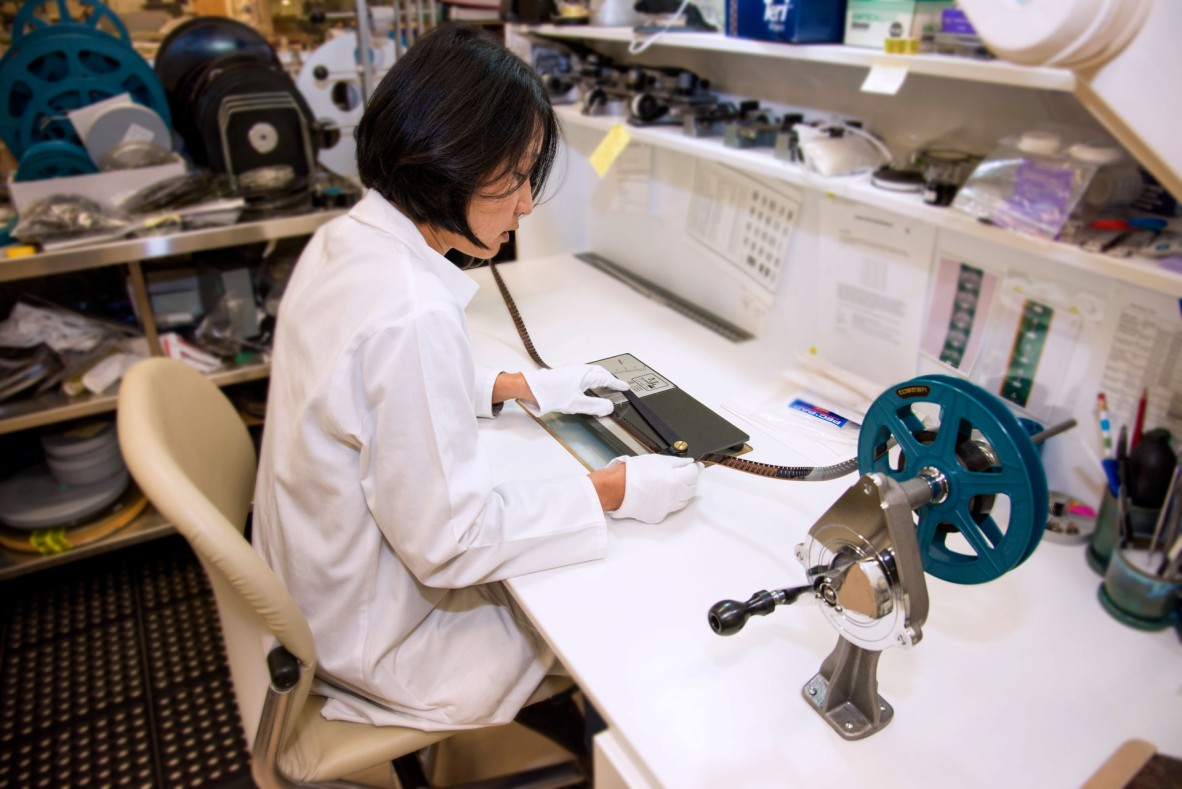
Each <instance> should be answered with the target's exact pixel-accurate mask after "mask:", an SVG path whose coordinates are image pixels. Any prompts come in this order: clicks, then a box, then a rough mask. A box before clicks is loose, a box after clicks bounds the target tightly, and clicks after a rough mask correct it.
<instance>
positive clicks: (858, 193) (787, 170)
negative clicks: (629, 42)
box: [557, 105, 1182, 298]
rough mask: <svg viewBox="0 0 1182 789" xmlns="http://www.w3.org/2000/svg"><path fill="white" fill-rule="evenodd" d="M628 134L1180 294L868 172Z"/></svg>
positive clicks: (1158, 278)
mask: <svg viewBox="0 0 1182 789" xmlns="http://www.w3.org/2000/svg"><path fill="white" fill-rule="evenodd" d="M557 109H558V115H559V117H561V118H562V122H563V123H565V124H568V125H571V126H581V127H584V128H589V129H594V130H600V131H603V132H604V133H606V132H607V131H608V130H609V129H610V128H611V127H612V125H613V124H615V123H623V121H622V120H621V119H617V118H609V117H593V116H586V115H583V114H582V113H581V112H580V111H579V110H578V108H576V107H574V106H569V105H568V106H563V107H559V108H557ZM628 132H629V133H630V134H631V135H632V138H633V139H634V140H636V141H638V142H643V143H648V144H650V145H654V146H658V147H661V148H664V149H667V150H671V151H677V152H679V153H684V154H688V155H690V156H697V157H701V158H703V159H709V160H711V161H715V162H719V163H721V164H725V165H728V166H730V167H734V168H737V169H740V170H745V171H748V172H750V173H753V174H755V175H758V176H760V177H762V178H772V179H777V180H781V181H784V182H786V183H790V184H793V185H795V186H800V187H803V188H806V189H815V190H818V191H821V192H825V193H827V194H829V195H832V196H834V197H844V198H848V199H850V200H854V201H857V202H860V203H868V204H872V205H875V206H878V207H880V208H885V209H887V210H889V211H894V212H896V213H898V214H902V215H904V216H908V217H912V218H915V219H919V220H922V221H924V222H928V223H930V224H937V225H939V226H940V227H943V228H947V229H949V230H953V231H955V232H959V233H964V234H966V235H969V236H973V237H976V238H980V239H982V240H985V241H989V242H991V243H995V244H1000V245H1002V246H1006V247H1010V248H1013V249H1016V250H1018V251H1021V252H1025V253H1028V254H1032V255H1037V256H1038V257H1040V258H1042V259H1043V260H1046V261H1052V262H1055V263H1060V264H1063V265H1066V266H1072V267H1074V268H1078V269H1081V270H1083V271H1088V272H1091V273H1094V274H1099V275H1101V276H1104V277H1109V278H1111V279H1114V280H1118V281H1121V282H1126V283H1129V284H1131V285H1136V286H1138V287H1142V288H1146V289H1148V290H1153V291H1157V292H1159V293H1166V294H1169V295H1171V296H1177V297H1179V298H1182V275H1179V274H1176V273H1174V272H1171V271H1167V270H1165V269H1163V268H1160V267H1159V266H1158V265H1157V263H1156V261H1154V260H1151V259H1148V258H1137V257H1134V258H1123V259H1122V258H1115V257H1111V256H1108V255H1099V254H1093V253H1090V252H1085V251H1083V250H1082V249H1080V248H1079V247H1077V246H1073V245H1070V244H1065V243H1060V242H1057V241H1047V240H1044V239H1040V238H1034V237H1032V236H1026V235H1022V234H1020V233H1014V232H1011V231H1008V230H1005V229H1002V228H998V227H993V226H990V225H987V224H983V223H981V222H979V221H977V220H975V219H973V218H972V217H970V216H967V215H965V214H962V213H960V212H958V211H954V210H952V209H950V208H939V207H936V206H932V205H928V204H927V203H925V202H924V201H923V199H922V198H921V197H920V196H919V195H917V194H904V193H897V192H890V191H887V190H884V189H879V188H877V187H875V186H873V185H872V184H871V183H870V177H869V176H868V175H854V176H841V177H836V178H824V177H821V176H818V175H816V174H814V173H812V172H810V171H808V170H806V169H804V168H803V167H801V166H800V165H796V164H790V163H788V162H783V161H781V160H779V159H777V158H776V157H775V156H774V155H773V154H772V151H771V149H768V148H752V149H737V148H728V147H727V146H725V145H724V144H723V143H722V140H721V139H719V138H698V137H689V136H687V135H685V134H684V133H682V130H681V127H679V126H642V127H637V126H628Z"/></svg>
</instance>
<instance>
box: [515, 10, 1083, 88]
mask: <svg viewBox="0 0 1182 789" xmlns="http://www.w3.org/2000/svg"><path fill="white" fill-rule="evenodd" d="M518 30H519V31H520V32H523V33H531V34H534V35H539V36H546V37H547V38H555V39H566V40H575V41H604V42H613V43H624V44H627V43H629V42H631V41H640V40H642V39H643V38H644V36H642V35H638V34H636V33H633V32H632V29H631V28H629V27H596V26H592V25H569V26H563V25H535V26H526V27H519V28H518ZM653 47H654V48H680V49H697V50H704V51H707V52H718V53H729V54H735V55H753V56H756V57H762V58H774V59H779V60H795V61H804V62H812V63H828V64H832V65H838V66H851V67H854V68H866V69H869V68H872V67H874V66H891V67H894V68H905V69H907V70H908V72H910V73H912V74H922V75H925V76H930V77H940V78H943V79H958V80H965V81H968V82H983V83H991V84H995V85H1011V86H1015V87H1022V88H1034V89H1037V90H1062V91H1072V90H1074V89H1075V75H1074V74H1073V73H1072V72H1071V71H1067V70H1065V69H1056V68H1035V67H1030V66H1017V65H1013V64H1011V63H1004V62H1002V61H999V60H975V59H973V58H961V57H954V56H951V55H935V54H921V55H888V54H886V53H885V52H879V51H876V50H873V49H863V48H860V47H847V46H845V45H843V44H785V43H778V42H773V41H752V40H749V39H743V38H734V37H732V36H727V35H724V34H722V33H665V34H664V35H662V36H660V37H659V38H657V39H656V41H654V42H653Z"/></svg>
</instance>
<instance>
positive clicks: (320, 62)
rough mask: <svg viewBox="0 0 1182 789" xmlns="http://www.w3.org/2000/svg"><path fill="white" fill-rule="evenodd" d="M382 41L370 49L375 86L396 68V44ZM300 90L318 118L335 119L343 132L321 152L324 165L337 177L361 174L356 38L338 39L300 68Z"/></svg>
mask: <svg viewBox="0 0 1182 789" xmlns="http://www.w3.org/2000/svg"><path fill="white" fill-rule="evenodd" d="M381 42H382V44H381V46H375V47H373V48H372V49H371V50H370V52H371V58H372V62H373V70H374V80H375V84H376V83H377V82H380V81H381V79H382V77H383V76H385V74H386V72H387V71H389V70H390V67H391V66H392V65H394V42H392V41H391V40H390V39H388V38H382V39H381ZM296 88H298V89H299V91H300V93H302V94H303V96H304V99H305V100H306V101H307V102H308V107H309V108H311V110H312V115H313V116H314V117H316V119H318V120H322V119H327V120H331V121H332V122H333V123H335V124H336V126H337V128H338V129H340V131H341V139H340V141H338V142H337V144H336V145H334V146H333V147H331V148H325V149H324V150H322V151H320V155H319V156H318V157H317V158H318V159H319V161H320V163H321V164H323V165H324V166H325V167H327V168H328V169H329V170H331V171H332V172H334V173H336V174H337V175H345V176H355V175H357V144H356V142H354V140H353V127H354V126H356V125H357V124H358V123H359V122H360V121H361V115H362V113H363V112H364V110H365V107H364V106H363V105H362V102H361V76H360V73H359V70H358V60H357V38H356V36H353V35H342V36H338V37H337V38H333V39H330V40H328V41H326V42H325V43H324V44H322V45H320V46H319V47H317V48H316V49H315V50H313V52H312V54H311V55H309V56H308V59H307V60H305V61H304V65H303V66H301V67H300V73H299V75H298V76H297V77H296Z"/></svg>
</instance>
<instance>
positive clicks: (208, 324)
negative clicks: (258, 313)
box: [193, 291, 254, 358]
mask: <svg viewBox="0 0 1182 789" xmlns="http://www.w3.org/2000/svg"><path fill="white" fill-rule="evenodd" d="M253 309H254V305H253V304H247V303H246V301H245V300H244V299H243V298H242V297H241V296H239V295H238V294H237V293H233V292H230V291H227V292H226V293H224V294H222V297H221V298H220V299H218V303H217V304H216V305H214V308H213V309H211V310H210V311H209V312H207V313H205V317H204V318H202V319H201V323H199V324H198V325H197V331H196V332H195V333H194V335H193V339H194V340H195V341H196V342H197V344H198V345H200V346H201V347H202V348H204V349H205V350H207V351H209V352H210V353H213V354H216V355H217V356H221V357H223V358H226V357H231V356H235V355H236V354H238V353H239V351H241V350H242V347H243V340H245V339H246V338H245V337H243V336H242V326H243V325H245V323H246V321H245V319H244V318H245V315H246V310H253Z"/></svg>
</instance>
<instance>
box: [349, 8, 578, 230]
mask: <svg viewBox="0 0 1182 789" xmlns="http://www.w3.org/2000/svg"><path fill="white" fill-rule="evenodd" d="M354 136H355V138H356V142H357V170H358V174H359V175H360V177H361V182H362V183H363V184H364V185H365V186H367V187H369V188H371V189H375V190H377V192H378V193H379V194H381V195H382V196H383V197H385V198H386V199H387V200H389V201H390V202H391V203H393V204H394V205H395V206H397V207H398V208H399V210H401V211H402V213H404V214H406V215H407V216H408V217H409V218H410V219H411V220H413V221H414V222H416V223H419V224H427V225H430V226H432V227H438V228H441V229H444V230H447V231H450V232H452V233H458V234H460V235H462V236H463V237H464V238H466V239H468V240H469V241H471V242H472V243H473V244H476V245H477V246H478V247H480V248H482V249H488V247H487V246H485V245H484V244H483V243H482V242H481V241H480V239H478V238H477V237H476V234H475V233H474V232H473V231H472V228H471V227H470V226H469V225H468V216H467V214H468V205H469V203H471V201H472V198H473V197H475V196H477V195H479V194H483V193H482V192H481V190H482V189H487V188H488V187H489V186H491V185H492V184H494V183H497V182H498V181H500V180H501V179H503V178H505V177H507V176H510V175H516V176H517V177H515V178H512V179H511V184H510V187H509V188H507V189H505V190H498V191H500V192H502V194H503V195H508V194H510V193H511V192H513V191H516V190H517V189H518V188H520V187H521V184H522V183H524V181H525V178H527V177H528V178H529V180H530V186H531V191H532V192H533V196H534V198H535V199H537V198H538V197H539V196H540V195H541V193H542V190H543V188H544V186H545V183H546V179H547V178H548V177H549V175H550V169H551V167H552V166H553V164H554V158H555V155H556V152H557V149H558V140H559V130H558V120H557V118H556V117H555V115H554V108H553V107H552V106H551V105H550V98H549V96H548V95H547V94H546V90H545V88H544V87H543V86H542V82H541V80H540V79H539V78H538V75H537V72H535V71H534V69H533V68H532V67H531V66H530V65H529V64H527V63H526V62H525V61H523V60H521V58H519V57H517V55H515V54H514V53H513V52H511V51H510V50H509V49H507V48H506V47H505V46H504V45H503V44H501V43H500V42H499V41H497V40H496V39H494V38H493V37H492V36H491V35H489V34H488V33H486V32H484V31H483V30H480V29H478V28H474V27H468V26H465V25H457V24H444V25H441V26H440V27H437V28H435V29H434V30H432V31H431V32H429V33H427V34H426V35H424V36H423V37H422V38H420V39H419V40H418V41H416V42H415V44H414V46H412V47H410V48H409V49H408V50H407V51H406V52H405V54H403V55H402V57H401V58H399V59H398V61H397V62H396V63H395V64H394V66H393V67H392V68H391V69H390V71H389V72H387V74H386V76H385V78H383V79H382V81H381V83H380V84H379V85H378V87H377V89H376V90H375V91H374V93H373V96H372V97H371V98H370V101H369V104H368V105H367V107H366V109H365V114H364V115H363V116H362V118H361V123H360V124H358V126H357V128H356V130H355V131H354ZM539 137H540V138H541V143H542V144H541V149H540V151H538V150H535V147H534V146H535V145H536V144H537V140H538V138H539ZM530 156H536V158H535V159H534V160H533V162H532V164H531V166H530V168H529V172H528V173H521V172H519V170H518V168H519V167H520V166H521V164H522V162H525V161H526V160H527V157H530ZM489 196H491V197H497V196H502V195H501V194H498V195H489Z"/></svg>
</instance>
